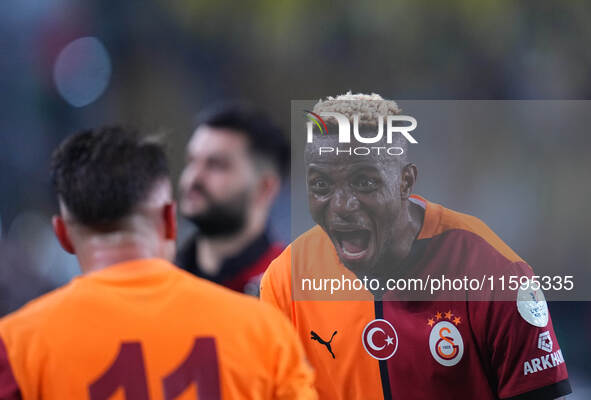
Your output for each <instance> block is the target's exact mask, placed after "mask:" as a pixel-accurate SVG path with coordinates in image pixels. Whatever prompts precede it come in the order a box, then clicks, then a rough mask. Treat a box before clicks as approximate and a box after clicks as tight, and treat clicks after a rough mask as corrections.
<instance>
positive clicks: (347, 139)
mask: <svg viewBox="0 0 591 400" xmlns="http://www.w3.org/2000/svg"><path fill="white" fill-rule="evenodd" d="M304 114H305V115H306V118H307V119H308V122H307V123H306V133H307V142H308V143H313V141H314V130H315V128H316V129H317V130H318V131H319V132H320V134H321V135H326V134H328V127H327V124H326V122H325V119H328V118H333V119H334V120H336V125H337V126H338V141H339V145H344V146H320V147H318V154H319V155H323V154H330V153H332V154H336V155H339V154H348V155H356V156H367V155H371V154H377V155H380V154H388V155H390V156H400V155H402V154H403V153H404V149H403V148H402V147H400V146H391V145H392V143H393V140H394V137H395V136H394V135H401V136H402V137H403V138H404V139H405V140H407V141H408V142H409V143H413V144H416V143H418V141H417V140H416V139H415V138H414V137H413V136H412V135H411V134H410V132H411V131H413V130H414V129H415V128H416V127H417V120H416V119H415V118H413V117H411V116H408V115H379V116H378V121H377V124H376V125H377V133H376V134H375V135H374V136H369V137H368V136H362V135H361V134H360V133H359V114H354V115H353V121H352V124H351V121H350V120H349V118H348V117H347V116H346V115H344V114H341V113H338V112H319V113H314V112H312V111H308V110H304ZM330 122H333V121H332V120H330ZM400 123H406V124H405V125H403V126H399V124H400ZM351 125H353V138H354V140H355V142H356V143H361V144H363V145H364V146H351V142H352V140H351V139H352V138H351ZM384 125H385V126H386V127H385V128H384ZM384 131H385V135H386V144H388V146H383V145H375V144H377V143H380V142H382V141H383V139H384ZM347 144H348V145H349V146H347ZM372 144H374V146H372Z"/></svg>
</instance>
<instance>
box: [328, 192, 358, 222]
mask: <svg viewBox="0 0 591 400" xmlns="http://www.w3.org/2000/svg"><path fill="white" fill-rule="evenodd" d="M330 209H331V211H332V212H333V213H334V214H335V215H336V216H337V217H339V218H343V219H348V218H349V217H350V216H351V215H352V214H353V213H354V212H356V211H357V210H359V199H357V197H356V196H355V194H353V192H352V191H351V190H349V189H347V188H337V189H336V190H335V193H334V195H333V198H332V200H331V203H330Z"/></svg>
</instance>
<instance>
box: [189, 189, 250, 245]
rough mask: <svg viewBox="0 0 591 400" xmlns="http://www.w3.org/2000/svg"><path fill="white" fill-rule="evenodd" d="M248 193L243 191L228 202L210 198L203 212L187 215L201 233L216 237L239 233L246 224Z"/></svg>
mask: <svg viewBox="0 0 591 400" xmlns="http://www.w3.org/2000/svg"><path fill="white" fill-rule="evenodd" d="M247 196H248V194H247V193H241V194H240V195H238V196H237V197H236V198H235V199H232V200H231V201H229V202H226V203H219V202H214V201H212V200H211V198H210V199H209V200H210V206H209V207H208V208H207V209H206V210H205V211H204V212H202V213H200V214H197V215H191V216H187V218H188V219H189V220H190V221H191V222H193V223H194V224H195V225H196V226H197V228H199V234H200V235H203V236H205V237H210V238H215V237H223V236H230V235H233V234H235V233H238V232H240V231H241V230H242V228H244V225H245V224H246V209H247V205H248V201H247Z"/></svg>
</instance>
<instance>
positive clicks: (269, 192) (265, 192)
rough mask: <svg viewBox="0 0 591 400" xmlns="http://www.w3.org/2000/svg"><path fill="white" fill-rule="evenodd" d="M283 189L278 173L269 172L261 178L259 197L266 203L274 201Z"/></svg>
mask: <svg viewBox="0 0 591 400" xmlns="http://www.w3.org/2000/svg"><path fill="white" fill-rule="evenodd" d="M280 189H281V178H279V176H278V175H277V174H276V173H272V172H268V173H263V174H262V175H261V179H260V180H259V198H260V199H262V200H264V201H265V202H266V203H273V200H275V197H277V195H278V194H279V190H280Z"/></svg>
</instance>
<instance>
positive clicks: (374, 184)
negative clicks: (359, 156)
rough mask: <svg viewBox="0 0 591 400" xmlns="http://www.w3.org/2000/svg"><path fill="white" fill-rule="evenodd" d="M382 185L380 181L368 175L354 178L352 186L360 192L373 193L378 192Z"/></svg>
mask: <svg viewBox="0 0 591 400" xmlns="http://www.w3.org/2000/svg"><path fill="white" fill-rule="evenodd" d="M379 185H380V180H379V179H377V178H372V177H369V176H366V175H360V176H356V177H355V178H353V180H352V181H351V186H352V187H353V188H354V189H355V190H357V191H360V192H366V193H367V192H373V191H374V190H377V189H378V187H379Z"/></svg>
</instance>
